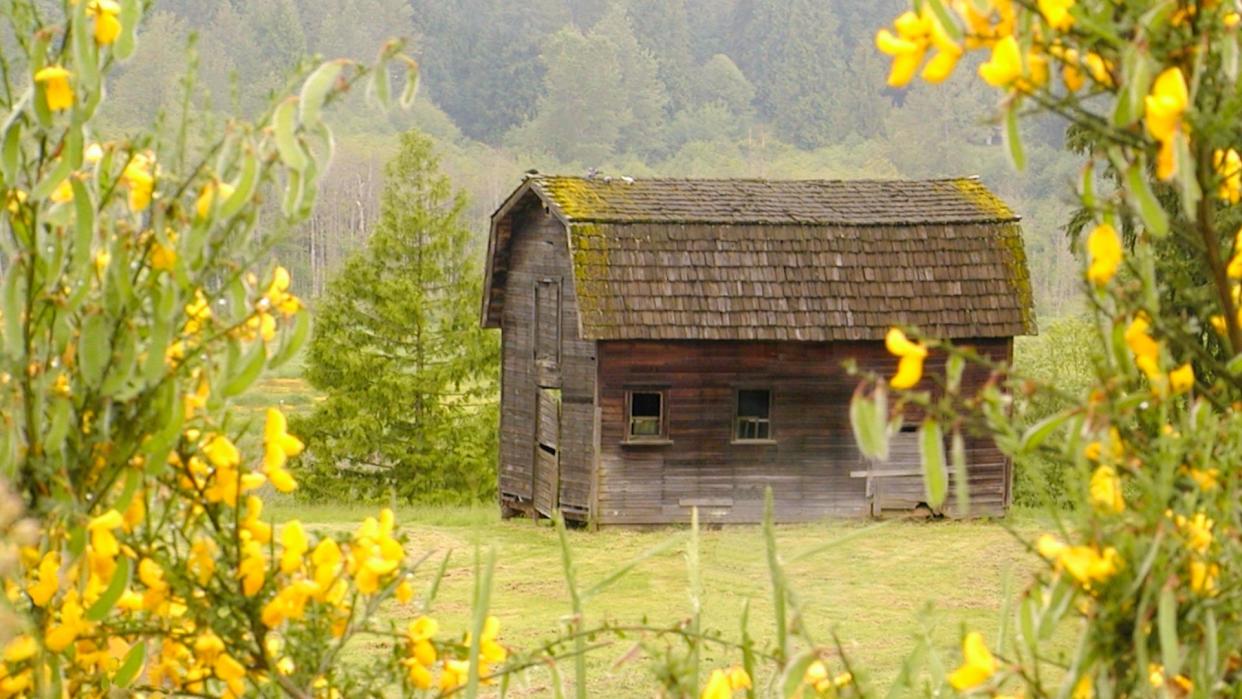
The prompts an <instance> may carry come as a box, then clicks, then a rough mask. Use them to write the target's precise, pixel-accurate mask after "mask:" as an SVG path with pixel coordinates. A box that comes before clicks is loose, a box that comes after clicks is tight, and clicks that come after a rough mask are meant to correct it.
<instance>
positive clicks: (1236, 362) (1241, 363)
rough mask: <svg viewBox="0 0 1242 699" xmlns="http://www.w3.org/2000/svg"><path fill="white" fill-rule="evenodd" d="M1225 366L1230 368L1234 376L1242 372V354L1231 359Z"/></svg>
mask: <svg viewBox="0 0 1242 699" xmlns="http://www.w3.org/2000/svg"><path fill="white" fill-rule="evenodd" d="M1225 368H1226V369H1228V370H1229V373H1230V374H1233V375H1234V376H1237V375H1239V374H1242V354H1239V355H1238V356H1236V357H1234V358H1233V359H1230V360H1229V364H1228V365H1227V366H1226V367H1225Z"/></svg>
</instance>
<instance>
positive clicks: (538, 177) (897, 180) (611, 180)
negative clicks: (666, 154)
mask: <svg viewBox="0 0 1242 699" xmlns="http://www.w3.org/2000/svg"><path fill="white" fill-rule="evenodd" d="M621 177H630V179H633V180H634V181H635V182H764V183H767V182H775V183H781V184H789V183H796V182H843V183H854V182H879V183H894V184H908V183H915V182H963V181H974V182H979V181H981V180H980V176H979V175H959V176H945V177H852V178H851V177H677V176H663V175H658V176H655V177H633V176H628V175H606V174H600V175H596V176H594V177H590V176H587V175H562V174H556V173H539V174H535V175H527V176H526V178H525V180H526V181H532V182H538V181H542V180H581V181H583V182H598V183H601V184H617V183H618V182H617V180H618V179H619V178H621ZM621 184H624V182H621Z"/></svg>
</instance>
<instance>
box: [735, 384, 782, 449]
mask: <svg viewBox="0 0 1242 699" xmlns="http://www.w3.org/2000/svg"><path fill="white" fill-rule="evenodd" d="M742 391H764V392H766V393H767V394H768V416H767V418H754V417H748V418H746V419H748V420H753V421H754V424H766V425H767V428H768V435H767V436H766V437H741V436H739V435H740V434H741V421H742V419H743V416H742V414H741V413H742ZM775 407H776V391H775V390H773V389H772V388H771V387H768V386H734V388H733V419H732V420H731V421H730V423H729V443H730V444H776V425H775V422H776V421H775V420H774V419H773V418H772V413H773V412H774V409H775Z"/></svg>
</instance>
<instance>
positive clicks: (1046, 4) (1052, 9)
mask: <svg viewBox="0 0 1242 699" xmlns="http://www.w3.org/2000/svg"><path fill="white" fill-rule="evenodd" d="M1073 6H1074V0H1039V14H1041V15H1043V16H1044V21H1045V22H1047V23H1048V26H1050V27H1052V28H1053V29H1056V30H1057V31H1065V30H1066V29H1069V28H1070V27H1072V26H1074V17H1073V15H1071V14H1070V8H1071V7H1073Z"/></svg>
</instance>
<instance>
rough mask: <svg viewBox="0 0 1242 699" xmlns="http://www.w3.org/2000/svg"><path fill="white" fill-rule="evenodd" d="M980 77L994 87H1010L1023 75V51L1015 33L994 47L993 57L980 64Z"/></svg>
mask: <svg viewBox="0 0 1242 699" xmlns="http://www.w3.org/2000/svg"><path fill="white" fill-rule="evenodd" d="M979 77H981V78H983V81H984V82H986V83H987V84H989V85H991V86H992V87H1009V86H1010V85H1011V84H1013V83H1014V82H1015V81H1017V79H1018V78H1020V77H1022V52H1021V50H1019V49H1018V40H1017V39H1015V38H1014V37H1013V35H1010V36H1006V37H1005V38H1003V39H1001V40H1000V41H998V42H996V45H995V46H993V47H992V58H991V60H989V61H988V62H987V63H984V64H983V65H981V66H979Z"/></svg>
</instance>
